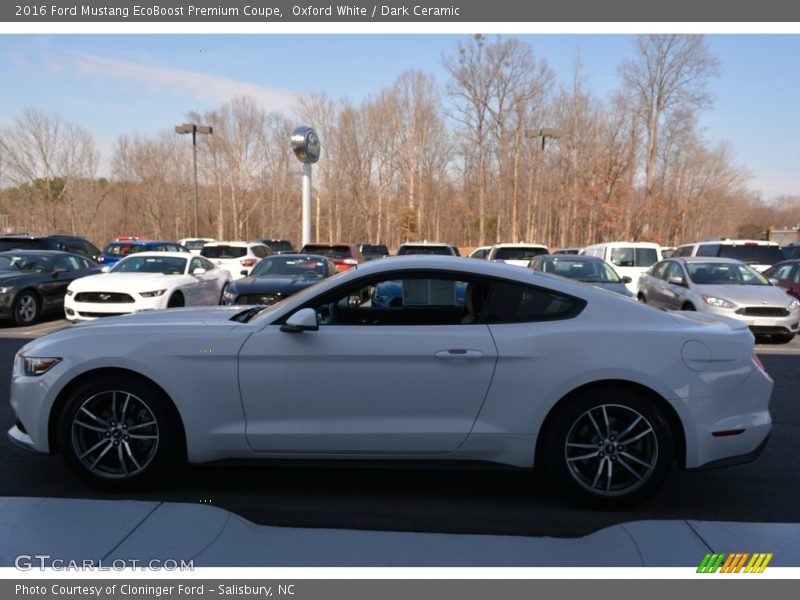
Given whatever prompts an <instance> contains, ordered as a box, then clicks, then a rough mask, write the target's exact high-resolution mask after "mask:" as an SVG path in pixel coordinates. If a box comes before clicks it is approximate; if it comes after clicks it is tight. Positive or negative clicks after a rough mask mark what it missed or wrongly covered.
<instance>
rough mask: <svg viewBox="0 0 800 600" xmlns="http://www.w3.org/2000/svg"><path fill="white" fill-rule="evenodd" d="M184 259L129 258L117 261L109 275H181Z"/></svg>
mask: <svg viewBox="0 0 800 600" xmlns="http://www.w3.org/2000/svg"><path fill="white" fill-rule="evenodd" d="M186 262H187V261H186V259H185V258H177V257H172V256H131V257H128V258H126V259H124V260H121V261H119V262H118V263H117V264H116V265H114V266H113V267H112V268H111V271H109V272H110V273H163V274H165V275H183V273H184V272H185V271H186Z"/></svg>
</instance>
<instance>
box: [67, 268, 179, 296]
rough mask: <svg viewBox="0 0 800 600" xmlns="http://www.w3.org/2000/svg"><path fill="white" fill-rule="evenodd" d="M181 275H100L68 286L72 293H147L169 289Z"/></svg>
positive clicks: (81, 279)
mask: <svg viewBox="0 0 800 600" xmlns="http://www.w3.org/2000/svg"><path fill="white" fill-rule="evenodd" d="M183 277H184V276H183V275H164V274H163V273H100V274H98V275H89V276H88V277H81V278H80V279H76V280H75V281H73V282H72V283H71V284H70V285H69V289H70V290H72V291H73V292H76V293H77V292H122V293H130V292H149V291H152V290H156V289H160V288H159V286H163V287H170V286H172V285H174V284H175V282H176V281H179V280H180V279H181V278H183Z"/></svg>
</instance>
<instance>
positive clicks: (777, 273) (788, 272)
mask: <svg viewBox="0 0 800 600" xmlns="http://www.w3.org/2000/svg"><path fill="white" fill-rule="evenodd" d="M793 269H794V265H780V266H779V267H777V268H776V269H775V270H774V271H773V272H772V273H771V274H770V277H772V278H773V279H791V278H792V270H793Z"/></svg>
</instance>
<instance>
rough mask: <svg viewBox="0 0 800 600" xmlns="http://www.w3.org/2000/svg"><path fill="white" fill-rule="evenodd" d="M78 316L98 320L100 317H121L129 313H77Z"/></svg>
mask: <svg viewBox="0 0 800 600" xmlns="http://www.w3.org/2000/svg"><path fill="white" fill-rule="evenodd" d="M78 314H79V315H80V316H82V317H86V318H88V319H100V318H102V317H121V316H122V315H129V314H130V313H98V312H79V313H78Z"/></svg>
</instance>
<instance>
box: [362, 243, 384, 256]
mask: <svg viewBox="0 0 800 600" xmlns="http://www.w3.org/2000/svg"><path fill="white" fill-rule="evenodd" d="M361 253H362V254H389V249H388V248H387V247H386V246H384V245H383V244H364V245H363V246H361Z"/></svg>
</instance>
